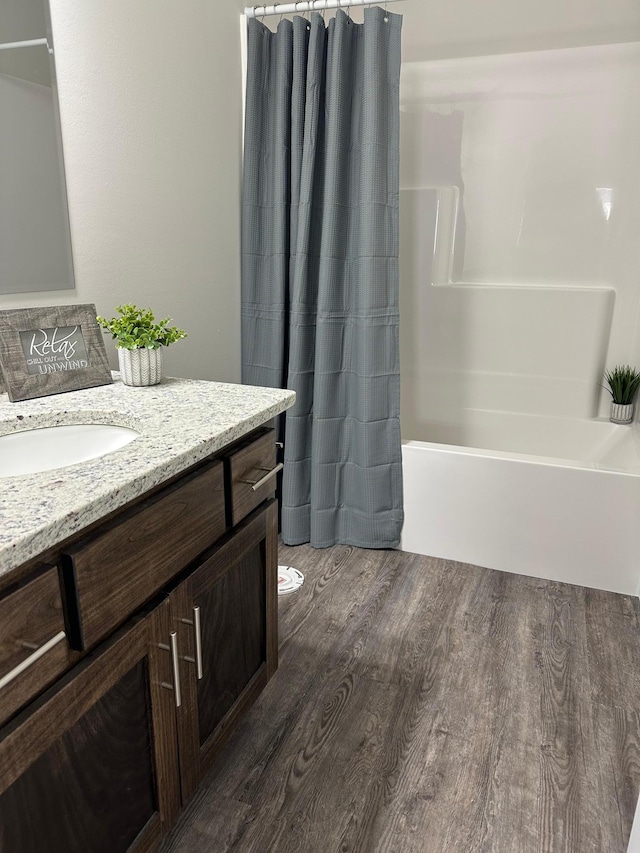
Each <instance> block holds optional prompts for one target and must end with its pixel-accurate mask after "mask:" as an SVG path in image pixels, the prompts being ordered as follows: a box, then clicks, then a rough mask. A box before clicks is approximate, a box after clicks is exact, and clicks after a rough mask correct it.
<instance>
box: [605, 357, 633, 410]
mask: <svg viewBox="0 0 640 853" xmlns="http://www.w3.org/2000/svg"><path fill="white" fill-rule="evenodd" d="M604 378H605V379H606V381H607V384H608V386H609V388H608V389H607V390H608V391H609V393H610V394H611V399H612V400H613V402H614V403H617V404H618V405H620V406H628V405H629V404H630V403H633V400H634V397H635V396H636V393H637V391H638V388H640V373H639V372H638V371H637V370H636V369H635V368H633V367H631V366H630V365H628V364H626V365H619V366H618V367H614V368H613V370H607V372H606V373H605V375H604Z"/></svg>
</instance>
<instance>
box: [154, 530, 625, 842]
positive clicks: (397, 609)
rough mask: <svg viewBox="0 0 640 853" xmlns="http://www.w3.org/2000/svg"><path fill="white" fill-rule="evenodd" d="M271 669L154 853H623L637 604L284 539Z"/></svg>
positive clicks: (458, 567)
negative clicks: (289, 575)
mask: <svg viewBox="0 0 640 853" xmlns="http://www.w3.org/2000/svg"><path fill="white" fill-rule="evenodd" d="M280 562H281V563H283V564H287V565H294V566H296V567H297V568H299V569H300V570H301V571H303V572H304V573H305V575H306V583H305V585H304V587H303V588H302V590H301V591H300V592H298V593H295V594H294V595H291V596H287V597H283V598H281V599H280V603H281V610H280V612H281V622H280V669H279V670H278V673H277V674H276V676H275V677H274V678H273V679H272V681H271V682H270V684H269V686H268V687H267V689H266V690H265V692H264V693H263V695H262V697H261V698H260V700H259V701H258V703H257V705H256V706H255V707H254V708H253V710H252V711H251V712H250V714H249V715H248V717H247V718H246V720H245V721H244V723H243V724H242V725H241V726H240V728H239V730H238V731H237V732H236V733H235V734H234V736H233V737H232V739H231V741H230V742H229V744H228V746H227V748H226V750H225V751H224V753H223V754H222V756H221V758H220V761H219V763H218V765H217V766H216V768H215V769H214V771H213V772H212V773H211V774H210V775H209V776H208V777H207V779H206V780H205V782H204V784H203V785H202V786H201V787H200V789H199V791H198V793H197V795H196V797H195V799H194V800H193V801H192V803H191V804H190V805H189V806H188V808H187V810H186V811H185V813H184V814H183V816H182V817H181V819H180V821H179V824H178V825H177V826H176V828H175V830H174V831H173V832H172V834H171V836H170V837H169V838H168V839H167V841H166V843H165V845H164V846H163V848H162V849H163V853H178V851H179V852H180V853H187V851H189V853H200V851H207V853H223V851H236V853H250V851H251V853H288V851H291V853H293V851H296V853H333V852H334V851H335V853H418V851H419V853H445V852H446V853H471V852H472V851H485V853H530V851H531V853H533V851H553V853H574V851H575V853H590V851H592V853H618V851H619V853H624V851H626V845H627V839H628V836H629V833H630V830H631V823H632V820H633V813H634V808H635V802H636V799H637V796H638V790H639V788H640V631H639V628H640V624H639V615H638V610H637V607H636V600H635V599H631V598H629V597H624V596H618V595H613V594H611V593H603V592H596V591H594V590H589V589H584V588H582V587H575V586H567V585H563V584H557V583H549V582H546V581H539V580H536V579H533V578H527V577H521V576H518V575H509V574H504V573H500V572H494V571H490V570H487V569H480V568H477V567H475V566H467V565H462V564H459V563H453V562H448V561H445V560H436V559H431V558H426V557H419V556H415V555H412V554H406V553H400V552H393V551H362V550H358V549H355V548H350V547H336V548H332V549H329V550H326V551H314V550H313V549H311V548H308V547H306V546H302V547H299V548H281V551H280Z"/></svg>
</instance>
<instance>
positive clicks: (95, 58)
mask: <svg viewBox="0 0 640 853" xmlns="http://www.w3.org/2000/svg"><path fill="white" fill-rule="evenodd" d="M51 15H52V24H53V33H54V41H55V46H56V66H57V77H58V86H59V92H60V110H61V120H62V129H63V142H64V153H65V166H66V174H67V189H68V196H69V208H70V219H71V233H72V241H73V253H74V261H75V274H76V285H77V287H76V290H75V291H66V292H47V293H32V294H22V295H20V296H17V295H16V296H8V297H7V296H5V297H0V307H3V308H4V307H22V306H26V305H44V304H65V303H69V302H95V303H96V305H97V308H98V312H99V313H102V314H109V313H111V312H112V311H113V309H114V307H115V306H116V305H118V304H120V303H121V302H124V301H135V302H137V303H138V304H140V305H151V306H153V307H154V308H155V309H157V311H158V313H159V314H160V315H163V316H164V315H169V316H172V317H173V318H174V320H175V322H176V323H177V324H178V325H181V326H183V327H185V328H186V329H187V331H188V332H189V338H188V339H187V340H186V341H184V342H181V343H180V344H177V345H176V346H175V347H171V348H170V349H169V350H168V351H167V352H166V361H167V370H168V371H169V372H171V373H173V374H174V375H183V376H189V377H194V378H206V379H219V380H224V381H238V380H239V378H240V341H239V329H240V320H239V317H240V296H239V227H238V219H239V191H240V189H239V188H240V164H241V147H240V135H241V97H240V91H241V83H240V61H239V7H238V4H237V3H236V2H233V0H216V2H215V3H213V2H208V0H169V2H164V3H162V4H160V5H159V4H158V3H155V2H152V0H138V1H137V2H136V3H130V2H125V0H112V2H110V3H108V4H95V3H84V4H83V3H80V4H79V3H75V2H73V0H51ZM107 349H108V350H109V351H111V345H110V343H108V344H107ZM113 364H114V365H115V364H116V361H115V359H114V360H113Z"/></svg>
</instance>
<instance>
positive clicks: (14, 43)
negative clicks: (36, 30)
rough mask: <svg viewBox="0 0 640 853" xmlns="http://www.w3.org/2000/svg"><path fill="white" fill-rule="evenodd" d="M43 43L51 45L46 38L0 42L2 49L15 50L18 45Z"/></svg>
mask: <svg viewBox="0 0 640 853" xmlns="http://www.w3.org/2000/svg"><path fill="white" fill-rule="evenodd" d="M41 44H46V46H47V47H49V42H48V41H47V40H46V39H29V40H28V41H6V42H5V43H4V44H0V50H15V49H16V48H17V47H37V46H38V45H41Z"/></svg>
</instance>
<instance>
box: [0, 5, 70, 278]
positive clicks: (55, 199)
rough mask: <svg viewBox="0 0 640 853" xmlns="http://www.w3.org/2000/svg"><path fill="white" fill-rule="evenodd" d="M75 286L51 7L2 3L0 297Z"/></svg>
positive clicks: (0, 35) (0, 51) (0, 60)
mask: <svg viewBox="0 0 640 853" xmlns="http://www.w3.org/2000/svg"><path fill="white" fill-rule="evenodd" d="M74 286H75V284H74V279H73V263H72V258H71V235H70V231H69V215H68V209H67V193H66V185H65V178H64V164H63V158H62V137H61V134H60V116H59V112H58V93H57V88H56V77H55V63H54V55H53V39H52V34H51V22H50V17H49V8H48V5H47V0H0V294H5V293H27V292H29V291H36V290H64V289H67V288H72V287H74Z"/></svg>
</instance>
